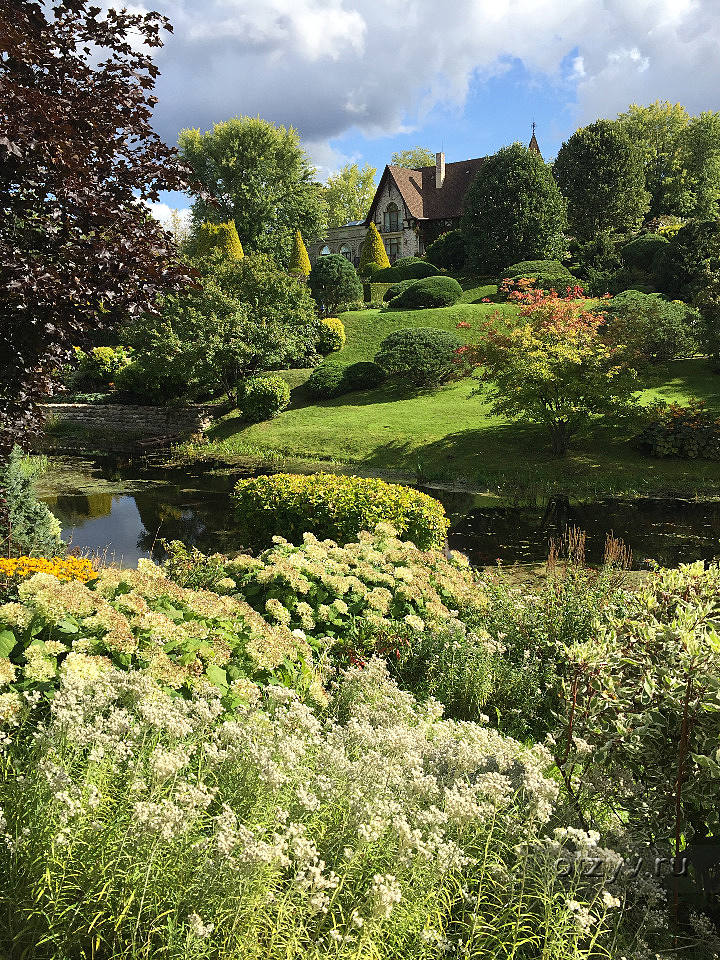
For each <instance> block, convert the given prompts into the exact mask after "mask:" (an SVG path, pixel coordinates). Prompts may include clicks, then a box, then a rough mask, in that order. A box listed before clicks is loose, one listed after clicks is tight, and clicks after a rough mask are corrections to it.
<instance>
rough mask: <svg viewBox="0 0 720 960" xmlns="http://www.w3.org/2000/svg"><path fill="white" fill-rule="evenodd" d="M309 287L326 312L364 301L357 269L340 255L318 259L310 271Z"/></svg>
mask: <svg viewBox="0 0 720 960" xmlns="http://www.w3.org/2000/svg"><path fill="white" fill-rule="evenodd" d="M308 287H309V288H310V293H311V294H312V295H313V298H314V300H315V302H316V303H317V304H318V306H320V307H321V308H322V309H323V310H325V311H326V312H330V311H334V310H336V309H337V308H338V307H339V306H340V305H341V304H343V303H350V302H351V301H353V300H362V295H363V288H362V284H361V283H360V280H359V278H358V275H357V273H356V272H355V267H354V266H353V265H352V264H351V263H350V261H349V260H346V259H345V257H342V256H340V254H339V253H334V254H329V255H328V256H326V257H318V259H317V260H316V261H315V263H314V264H313V266H312V269H311V270H310V275H309V276H308Z"/></svg>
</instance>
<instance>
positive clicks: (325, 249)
mask: <svg viewBox="0 0 720 960" xmlns="http://www.w3.org/2000/svg"><path fill="white" fill-rule="evenodd" d="M330 253H332V250H331V249H330V247H329V246H328V245H327V244H325V246H324V247H323V248H322V250H321V251H320V256H321V257H327V256H328V254H330Z"/></svg>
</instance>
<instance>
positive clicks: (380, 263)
mask: <svg viewBox="0 0 720 960" xmlns="http://www.w3.org/2000/svg"><path fill="white" fill-rule="evenodd" d="M389 266H390V259H389V257H388V255H387V250H386V249H385V244H384V243H383V239H382V237H381V236H380V234H379V233H378V228H377V227H376V226H375V224H374V223H371V224H370V226H369V227H368V230H367V233H366V234H365V239H364V240H363V245H362V247H361V248H360V263H359V264H358V273H359V274H360V276H361V277H370V276H372V275H374V274H375V273H377V272H378V270H381V269H383V268H384V267H389Z"/></svg>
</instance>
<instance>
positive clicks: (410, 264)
mask: <svg viewBox="0 0 720 960" xmlns="http://www.w3.org/2000/svg"><path fill="white" fill-rule="evenodd" d="M439 273H440V270H439V269H438V268H437V267H436V266H434V265H433V264H432V263H428V262H427V260H421V259H420V257H404V258H403V259H402V260H397V261H396V262H395V263H394V264H393V266H392V267H385V268H384V269H382V270H378V271H376V272H375V273H374V274H373V280H374V282H375V283H398V282H399V281H400V280H422V279H424V278H425V277H434V276H437V274H439Z"/></svg>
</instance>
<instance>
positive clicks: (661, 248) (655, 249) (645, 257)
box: [620, 233, 670, 275]
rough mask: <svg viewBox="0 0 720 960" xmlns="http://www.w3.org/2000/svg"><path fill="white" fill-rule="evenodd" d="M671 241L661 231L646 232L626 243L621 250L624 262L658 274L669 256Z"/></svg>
mask: <svg viewBox="0 0 720 960" xmlns="http://www.w3.org/2000/svg"><path fill="white" fill-rule="evenodd" d="M669 247H670V241H669V240H668V239H667V237H663V236H661V235H660V234H659V233H644V234H642V236H640V237H636V238H635V239H634V240H631V241H630V243H626V244H625V246H624V247H623V248H622V250H621V251H620V256H621V257H622V260H623V263H624V264H625V265H626V266H628V267H634V268H635V269H636V270H642V271H643V272H644V273H650V274H654V275H658V274H659V273H660V272H661V270H662V265H663V261H664V259H665V257H666V256H667V251H668V248H669Z"/></svg>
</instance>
